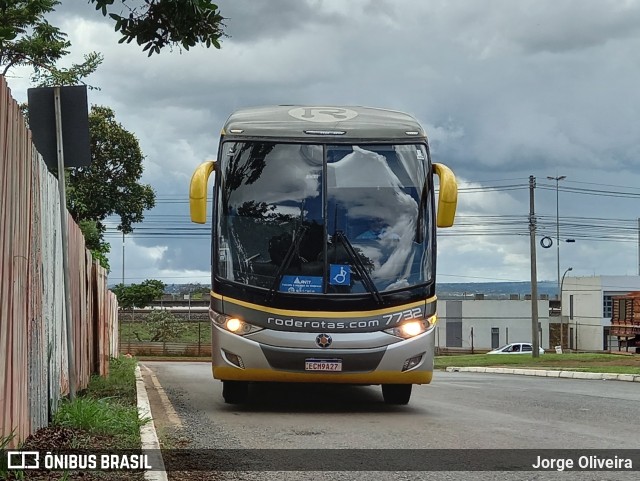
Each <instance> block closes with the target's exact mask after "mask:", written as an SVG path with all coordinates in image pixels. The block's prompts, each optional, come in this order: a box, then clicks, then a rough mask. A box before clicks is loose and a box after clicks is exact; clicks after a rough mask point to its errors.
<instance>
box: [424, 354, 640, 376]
mask: <svg viewBox="0 0 640 481" xmlns="http://www.w3.org/2000/svg"><path fill="white" fill-rule="evenodd" d="M447 367H518V368H527V367H530V368H534V369H541V368H544V369H551V370H555V369H559V370H567V371H585V372H605V373H615V374H638V375H640V356H624V355H617V354H543V355H542V356H540V357H538V358H534V357H533V356H532V355H529V354H518V355H506V354H471V355H462V356H436V358H435V368H436V369H445V368H447Z"/></svg>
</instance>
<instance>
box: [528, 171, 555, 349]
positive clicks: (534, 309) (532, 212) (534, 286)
mask: <svg viewBox="0 0 640 481" xmlns="http://www.w3.org/2000/svg"><path fill="white" fill-rule="evenodd" d="M535 188H536V178H535V177H534V176H533V175H530V176H529V241H530V243H529V246H530V251H531V344H532V345H533V352H532V355H533V357H540V340H539V337H538V270H537V267H536V262H537V261H536V209H535V197H534V189H535ZM559 287H560V286H558V288H559Z"/></svg>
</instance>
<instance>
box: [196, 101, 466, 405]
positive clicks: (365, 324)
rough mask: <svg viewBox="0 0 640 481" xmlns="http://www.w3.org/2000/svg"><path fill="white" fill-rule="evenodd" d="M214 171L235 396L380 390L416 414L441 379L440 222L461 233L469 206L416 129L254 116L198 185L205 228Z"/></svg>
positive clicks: (227, 361)
mask: <svg viewBox="0 0 640 481" xmlns="http://www.w3.org/2000/svg"><path fill="white" fill-rule="evenodd" d="M212 172H215V176H214V186H213V203H212V204H213V208H212V210H213V212H212V259H211V265H212V274H211V305H210V317H211V320H212V348H213V351H212V364H213V365H212V369H213V377H214V378H215V379H219V380H221V381H222V382H223V397H224V400H225V401H226V402H227V403H242V402H244V401H245V400H246V399H247V396H248V393H249V391H248V384H249V383H250V382H264V381H268V382H306V383H347V384H363V385H371V384H380V385H382V394H383V398H384V401H385V402H386V403H389V404H407V403H408V402H409V399H410V396H411V389H412V385H413V384H426V383H429V382H430V381H431V377H432V373H433V356H434V345H435V342H434V337H435V336H434V330H435V324H436V296H435V281H436V225H437V226H438V227H449V226H451V225H452V224H453V220H454V216H455V209H456V202H457V184H456V180H455V177H454V175H453V173H452V172H451V170H449V169H448V168H447V167H445V166H444V165H441V164H435V163H434V164H432V163H431V160H430V155H429V147H428V143H427V137H426V135H425V133H424V131H423V129H422V127H421V126H420V125H419V124H418V122H417V121H416V120H415V119H414V118H413V117H411V116H409V115H407V114H404V113H401V112H396V111H390V110H382V109H376V108H364V107H309V106H291V105H289V106H269V107H260V108H250V109H243V110H239V111H237V112H235V113H233V114H232V115H231V116H230V117H229V119H228V120H227V122H226V124H225V126H224V128H223V130H222V134H221V138H220V146H219V152H218V158H217V160H216V161H208V162H205V163H203V164H202V165H200V166H199V167H198V168H197V170H196V171H195V173H194V174H193V177H192V180H191V186H190V209H191V219H192V221H193V222H198V223H205V222H206V218H207V214H206V207H207V182H208V178H209V177H210V175H211V173H212ZM434 174H436V175H437V176H438V177H439V193H438V202H437V205H436V204H435V202H434V199H435V195H434V190H435V187H434ZM436 210H437V215H436Z"/></svg>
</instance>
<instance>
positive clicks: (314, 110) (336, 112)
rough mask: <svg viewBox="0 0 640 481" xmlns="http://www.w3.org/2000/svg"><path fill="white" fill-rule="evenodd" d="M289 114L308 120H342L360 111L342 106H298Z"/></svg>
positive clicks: (354, 115) (352, 116)
mask: <svg viewBox="0 0 640 481" xmlns="http://www.w3.org/2000/svg"><path fill="white" fill-rule="evenodd" d="M288 113H289V115H290V116H291V117H293V118H295V119H298V120H306V121H307V122H342V121H343V120H350V119H352V118H354V117H357V116H358V112H356V111H355V110H351V109H343V108H340V107H296V108H295V109H291V110H289V112H288Z"/></svg>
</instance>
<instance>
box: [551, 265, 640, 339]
mask: <svg viewBox="0 0 640 481" xmlns="http://www.w3.org/2000/svg"><path fill="white" fill-rule="evenodd" d="M633 291H640V276H594V277H570V276H567V277H566V278H565V279H564V283H563V289H562V319H563V322H564V325H565V331H564V333H565V335H568V336H569V337H568V339H569V348H570V349H577V350H584V351H600V350H613V351H616V350H618V349H619V346H618V338H617V337H615V336H614V337H611V336H609V328H610V326H611V316H612V314H613V312H612V309H613V304H612V301H611V299H612V297H614V296H620V295H625V294H628V293H629V292H633Z"/></svg>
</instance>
